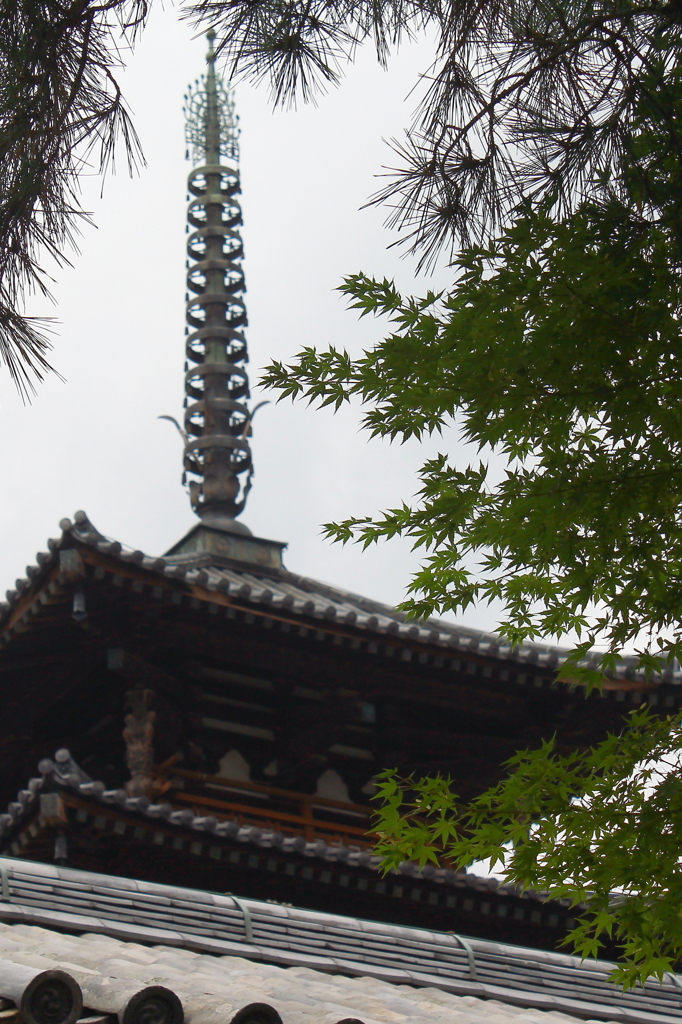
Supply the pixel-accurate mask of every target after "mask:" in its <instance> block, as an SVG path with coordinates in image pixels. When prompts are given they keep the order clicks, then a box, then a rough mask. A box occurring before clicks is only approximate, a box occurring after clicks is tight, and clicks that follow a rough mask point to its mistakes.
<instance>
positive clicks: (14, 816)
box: [0, 748, 545, 902]
mask: <svg viewBox="0 0 682 1024" xmlns="http://www.w3.org/2000/svg"><path fill="white" fill-rule="evenodd" d="M38 767H39V771H40V773H41V774H40V775H39V776H36V777H35V778H33V779H31V780H30V781H29V783H28V786H27V788H26V789H22V790H21V791H20V792H19V793H17V798H16V800H13V801H12V802H11V803H10V804H9V806H8V807H7V810H6V811H5V812H4V813H2V814H0V842H2V840H3V837H7V836H12V835H14V834H16V830H17V827H19V826H21V825H22V823H23V822H27V821H29V820H30V819H31V817H32V816H33V815H35V813H37V810H38V805H39V800H40V795H41V793H42V792H43V790H44V789H45V784H46V783H50V784H51V786H50V788H54V787H55V786H56V787H57V788H59V787H63V788H64V789H68V790H71V791H72V792H74V793H76V794H78V795H79V796H82V797H83V796H84V797H87V798H88V799H90V800H92V801H93V802H95V803H100V804H103V805H109V806H115V807H118V808H119V809H120V810H121V811H124V812H128V813H130V812H132V813H134V814H139V815H142V816H143V817H144V818H147V819H148V820H150V821H163V822H164V823H166V824H169V825H171V826H175V827H176V828H177V829H178V830H180V829H191V830H193V831H194V832H196V833H197V834H198V836H201V837H203V838H205V839H209V840H211V839H221V838H222V839H232V840H236V841H237V842H239V843H245V844H250V845H252V846H256V847H260V848H261V849H269V848H272V847H273V846H274V847H277V848H278V849H280V850H282V851H283V852H284V853H291V854H299V855H303V856H305V857H311V858H317V859H321V860H324V861H327V862H330V863H343V864H344V865H345V867H348V868H357V867H362V868H375V869H376V868H378V866H379V863H380V861H381V858H380V857H378V856H375V855H374V854H373V853H372V852H371V851H370V850H367V849H363V848H360V847H357V846H355V847H353V846H352V845H344V844H343V843H341V842H333V843H332V842H329V843H326V842H325V841H324V840H323V839H319V838H318V839H315V840H313V841H308V840H306V839H305V838H304V837H303V836H285V835H283V834H282V833H279V832H276V831H275V830H273V829H269V828H257V827H255V826H252V825H240V824H238V823H237V822H236V821H223V822H220V823H219V822H218V820H217V819H216V818H213V817H207V816H205V815H203V814H196V813H194V812H193V811H192V810H190V809H189V808H183V809H182V810H175V811H174V810H173V808H172V807H171V805H170V804H153V803H151V802H150V801H149V800H148V799H147V798H146V797H131V796H128V794H127V792H126V791H125V790H124V789H113V790H107V789H106V787H105V785H104V783H103V782H97V781H93V780H92V779H91V778H90V776H89V775H87V774H86V772H84V771H83V770H82V768H80V766H79V765H78V764H77V763H76V762H75V761H74V759H73V758H72V757H71V754H70V753H69V751H68V750H66V749H65V748H62V749H61V750H58V751H57V752H56V754H55V756H54V759H53V760H51V759H49V758H45V759H44V760H42V761H41V762H40V764H39V766H38ZM9 847H10V849H11V842H10V843H9ZM5 848H7V847H5ZM399 874H400V875H404V876H408V877H411V878H420V877H423V878H427V879H429V880H431V881H434V882H436V883H441V884H443V885H450V886H456V887H458V888H462V887H468V888H470V889H475V890H477V891H479V892H480V891H489V890H491V889H494V890H497V891H498V892H500V893H503V894H504V893H511V894H515V895H520V889H519V888H518V887H517V886H515V885H500V884H499V883H498V881H497V879H495V878H482V877H481V876H480V875H475V874H473V873H469V872H467V871H466V870H464V869H463V868H460V869H459V870H457V871H453V870H452V869H450V868H437V867H434V866H433V865H430V864H429V865H426V866H425V867H424V868H420V867H419V865H417V864H416V863H413V862H410V861H405V862H404V863H403V864H401V865H400V868H399ZM523 895H524V897H525V898H527V899H534V900H540V901H542V902H544V898H545V894H544V893H538V892H534V891H531V892H528V891H527V892H525V893H524V894H523Z"/></svg>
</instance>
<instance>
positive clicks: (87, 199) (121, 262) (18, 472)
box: [0, 6, 495, 629]
mask: <svg viewBox="0 0 682 1024" xmlns="http://www.w3.org/2000/svg"><path fill="white" fill-rule="evenodd" d="M205 50H206V44H205V41H204V40H203V38H200V39H197V40H194V41H193V40H192V38H191V32H190V30H189V27H188V26H187V25H186V24H181V23H179V22H178V19H177V12H176V11H174V10H173V9H169V10H165V11H164V10H162V9H161V7H160V6H158V7H157V8H156V10H155V12H154V15H153V18H152V20H151V22H150V25H149V27H148V29H147V30H146V33H145V35H144V36H143V38H142V41H141V43H140V44H139V46H138V49H137V50H136V52H135V54H134V56H133V57H132V58H131V60H130V62H129V67H128V70H127V71H126V72H125V73H124V74H122V75H121V81H122V83H123V86H124V93H125V95H126V97H127V100H128V103H129V106H130V107H131V109H132V113H133V115H134V120H135V124H136V126H137V129H138V131H139V134H140V137H141V139H142V143H143V147H144V151H145V155H146V157H147V161H148V165H147V167H146V168H145V169H144V170H143V171H142V172H141V174H140V175H139V176H138V177H135V178H133V179H130V178H129V177H128V176H127V173H126V171H125V169H124V161H121V163H120V167H121V169H120V171H119V173H118V174H117V176H115V177H114V178H109V179H108V180H107V182H106V185H105V189H104V195H103V198H100V195H99V189H100V185H99V181H98V180H97V178H96V177H95V176H94V175H93V177H92V179H90V180H85V181H84V183H83V194H84V205H85V208H86V209H88V210H91V211H92V212H93V216H94V219H95V222H96V225H97V228H96V229H94V228H89V227H86V228H85V229H84V233H83V237H82V242H81V251H80V255H77V256H76V257H75V258H74V267H73V269H72V270H67V271H62V272H60V273H59V274H58V276H57V281H56V283H55V287H54V294H55V298H56V307H55V308H54V309H52V310H49V311H48V310H45V307H44V305H41V304H39V303H37V302H35V303H32V302H29V305H28V311H29V312H31V313H38V312H51V313H52V315H54V316H56V317H57V319H58V320H59V322H60V323H59V326H58V336H57V337H56V339H55V351H54V365H55V366H56V368H57V369H58V370H59V371H60V373H61V374H62V375H63V376H64V378H65V382H63V383H62V382H60V381H59V380H58V379H57V378H56V377H53V378H52V379H49V380H48V381H47V382H46V383H44V384H43V385H42V386H40V388H39V392H38V395H37V397H36V398H35V399H34V401H33V403H32V405H30V406H26V407H24V406H23V405H22V403H21V400H20V399H19V398H18V396H17V395H16V393H15V392H14V390H13V387H12V385H11V383H10V381H9V379H8V377H7V375H6V374H5V373H3V374H1V375H0V401H1V406H0V416H2V420H3V432H4V437H5V444H4V446H3V448H2V453H1V458H2V474H3V481H4V487H2V489H1V491H0V493H1V494H2V507H1V509H0V517H1V535H2V537H3V538H4V544H3V545H2V548H1V550H0V581H1V580H4V581H6V582H5V583H4V584H3V585H2V591H4V590H5V589H6V588H8V587H13V585H14V580H15V578H16V577H17V576H19V575H24V572H25V569H24V567H25V566H26V565H27V564H29V563H33V561H34V556H35V553H36V551H39V550H44V547H45V543H46V539H47V537H49V536H58V534H59V530H58V523H59V520H60V519H61V518H62V517H64V516H69V517H70V516H72V514H73V512H74V511H75V510H76V509H80V508H83V509H85V510H86V512H87V513H88V515H89V516H90V518H91V519H92V521H93V522H94V524H95V525H96V526H97V528H98V529H99V530H100V531H101V532H102V533H104V534H106V535H108V536H110V537H113V538H115V539H117V540H120V541H121V542H122V543H125V544H128V545H130V546H132V547H138V548H141V549H142V550H143V551H145V552H147V553H149V554H162V553H163V552H164V551H165V550H166V549H167V548H168V547H170V546H171V544H173V543H174V542H175V541H177V540H178V539H179V538H180V537H181V536H182V535H183V534H184V533H185V531H186V530H187V529H188V528H189V527H190V526H191V525H192V524H193V523H194V522H195V518H194V516H193V514H192V512H191V510H190V507H189V501H188V498H187V495H186V493H185V491H184V490H183V489H182V487H181V486H180V475H181V441H180V438H179V437H178V435H177V434H176V432H175V430H174V429H173V428H172V426H171V425H170V424H168V423H167V422H164V421H160V420H158V419H157V416H159V415H160V414H162V413H168V414H171V415H175V416H176V417H177V418H178V419H180V418H181V413H182V398H183V372H182V367H183V361H184V292H185V284H184V265H185V251H184V242H185V207H186V203H185V194H186V190H185V180H186V176H187V174H188V172H189V169H190V165H189V164H188V163H187V162H185V160H184V151H185V145H184V125H183V118H182V97H183V93H184V91H185V89H186V86H187V84H188V82H189V81H191V80H193V79H194V78H195V77H197V76H198V75H199V74H200V73H201V72H202V71H203V68H204V54H205ZM429 57H430V50H429V47H428V45H426V44H424V43H422V44H421V46H411V47H408V48H405V49H404V50H403V51H401V53H400V54H399V56H398V57H397V58H396V59H394V61H393V62H392V65H391V68H390V70H389V72H384V71H382V70H381V69H380V68H379V67H378V65H377V63H376V60H375V58H374V55H373V53H372V51H371V49H370V48H367V50H366V51H365V52H363V53H361V55H360V58H359V60H358V61H357V63H356V65H355V66H354V67H352V68H351V69H350V72H349V75H348V77H347V79H346V81H345V82H344V84H343V85H342V87H341V88H340V89H338V90H334V91H333V92H332V93H331V94H329V95H327V96H326V97H321V99H320V101H319V103H318V105H317V107H307V108H299V110H298V111H291V112H282V111H278V112H275V113H273V110H272V107H271V104H270V103H269V99H268V93H267V89H266V88H265V87H263V88H260V89H254V88H251V87H249V86H247V85H239V86H238V88H237V93H236V99H237V109H238V112H239V114H240V118H241V127H242V138H241V149H242V159H241V171H242V205H243V211H244V228H243V236H244V240H245V247H246V260H245V273H246V281H247V287H248V291H247V295H246V301H247V308H248V313H249V320H250V326H249V328H248V334H247V337H248V344H249V350H250V356H251V362H250V366H249V371H250V374H251V380H252V383H254V382H255V379H256V378H257V376H258V369H259V367H262V366H263V365H264V364H265V363H267V362H268V361H269V360H270V359H271V358H273V357H276V358H279V359H287V358H289V357H291V356H293V355H294V353H295V352H296V351H297V350H298V349H299V348H300V347H302V346H303V345H313V344H315V345H324V344H325V343H329V342H332V343H335V344H336V345H340V346H347V347H349V348H350V349H351V351H355V352H357V351H358V350H359V349H360V347H361V346H362V345H367V344H370V343H371V342H372V340H373V339H376V338H378V337H379V336H380V333H379V332H380V331H381V329H382V325H381V322H377V323H371V322H369V321H363V322H362V323H359V322H358V320H357V318H356V315H355V314H354V313H352V312H348V311H346V309H345V303H344V300H343V299H342V297H341V296H339V295H338V294H336V293H335V288H336V287H337V286H338V284H339V283H340V281H341V278H342V276H343V275H344V274H347V273H351V272H357V271H361V270H362V271H365V272H367V273H370V274H374V275H377V276H381V277H383V276H389V277H392V276H395V277H396V279H397V281H398V283H399V284H400V286H401V287H402V288H403V289H404V290H405V291H406V292H423V291H425V290H426V288H427V287H434V286H443V285H444V284H446V283H447V282H448V280H449V272H448V271H447V269H446V268H445V267H443V268H441V270H440V271H438V272H437V273H436V275H435V276H434V277H433V278H429V279H425V278H422V279H421V280H417V279H416V278H415V274H414V261H411V260H405V259H401V258H400V257H399V255H398V253H397V252H396V250H390V251H387V248H386V247H387V245H388V244H389V243H390V242H391V241H393V240H394V237H395V236H391V235H390V234H389V233H388V232H387V231H386V230H385V229H384V228H383V226H382V223H383V219H384V217H385V214H386V211H379V210H376V209H371V210H360V207H361V206H362V205H363V203H364V202H365V200H366V199H367V197H368V196H369V195H370V194H371V193H372V192H373V191H374V190H375V189H376V188H377V187H378V185H379V184H380V182H379V181H377V179H376V178H375V175H377V174H379V173H381V168H382V165H386V164H390V163H391V153H390V150H389V148H388V146H387V145H386V144H385V143H384V142H383V141H382V139H388V138H391V137H394V136H399V135H400V134H401V133H402V129H403V127H404V126H405V125H406V124H407V123H408V121H409V119H410V115H411V113H412V110H413V108H414V105H415V99H414V97H411V98H410V97H409V96H408V94H409V92H410V90H411V89H412V87H413V85H414V83H415V81H416V78H417V74H418V72H419V71H423V70H425V69H426V67H427V66H428V63H429ZM253 397H254V400H257V399H258V397H259V396H258V393H257V391H255V389H254V396H253ZM453 443H454V442H453V441H452V439H448V440H446V441H442V440H441V441H440V442H439V443H438V444H436V443H435V442H434V444H433V445H430V446H428V451H427V449H425V448H424V447H421V448H420V446H419V445H417V444H411V445H406V446H404V447H400V446H397V445H396V446H391V445H389V444H387V443H383V442H379V441H371V442H370V441H369V440H368V437H367V435H365V434H364V433H359V432H358V414H357V410H346V411H344V412H343V413H342V414H339V415H337V416H334V415H332V414H331V413H330V412H327V411H324V412H319V411H315V410H312V409H310V408H307V407H306V406H304V405H302V404H300V403H299V404H297V405H295V406H291V405H290V404H288V403H287V404H280V405H279V406H275V405H274V404H273V405H270V406H267V407H266V408H264V409H262V410H261V411H260V412H259V414H258V417H257V418H256V420H255V437H254V439H253V452H254V460H255V467H256V474H255V477H254V486H253V490H252V492H251V495H250V498H249V503H248V506H247V509H246V512H245V513H244V514H243V515H242V519H243V521H244V522H246V523H247V524H248V525H249V526H250V528H251V529H252V530H253V532H254V533H255V534H257V535H260V536H265V537H271V538H274V539H277V540H284V541H288V542H289V549H288V552H287V554H286V564H287V567H288V568H290V569H291V570H293V571H295V572H299V573H303V574H306V575H309V576H313V577H315V578H317V579H320V580H324V581H327V582H330V583H333V584H335V585H337V586H341V587H346V588H348V589H352V590H355V591H357V592H359V593H363V594H366V595H367V596H370V597H374V598H377V599H379V600H383V601H387V602H390V603H395V602H397V601H399V600H400V599H401V597H402V596H403V592H404V586H405V584H406V582H407V580H408V578H409V575H410V571H411V569H412V568H415V567H416V565H417V561H416V557H415V556H414V555H413V554H412V553H411V552H410V550H409V546H408V545H407V544H404V543H401V542H393V543H391V544H388V545H384V546H382V547H380V548H378V549H375V550H372V551H369V552H364V553H363V552H361V551H360V549H358V548H356V547H350V546H349V547H346V548H345V549H344V548H341V547H339V546H337V545H331V544H329V543H328V542H326V541H323V540H322V539H321V537H320V524H321V523H323V522H325V521H329V520H333V519H336V518H343V517H345V516H348V515H351V514H364V513H373V512H375V511H377V510H378V509H381V508H386V507H390V506H391V505H393V504H395V503H398V502H399V501H401V500H402V499H404V498H405V499H409V498H410V497H411V495H412V494H413V492H414V490H415V469H416V468H417V466H418V465H419V464H420V462H421V460H422V458H423V457H425V456H426V454H428V453H430V454H432V453H434V452H435V451H436V450H438V449H439V448H441V449H443V448H447V445H448V444H450V445H452V444H453ZM450 453H451V454H452V449H451V452H450ZM462 621H465V622H467V624H469V625H475V626H479V627H480V628H484V629H490V628H493V627H494V625H495V618H494V614H493V613H492V611H490V610H488V609H486V608H482V609H480V610H472V611H470V612H469V613H468V614H467V615H466V616H463V617H462Z"/></svg>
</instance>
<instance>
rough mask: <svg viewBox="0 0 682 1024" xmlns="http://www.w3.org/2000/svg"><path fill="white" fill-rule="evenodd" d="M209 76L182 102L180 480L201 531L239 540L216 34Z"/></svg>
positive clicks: (240, 352)
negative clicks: (185, 174) (185, 197)
mask: <svg viewBox="0 0 682 1024" xmlns="http://www.w3.org/2000/svg"><path fill="white" fill-rule="evenodd" d="M207 39H208V43H209V49H208V54H207V58H206V59H207V63H208V68H207V73H206V76H205V77H202V78H201V79H200V80H198V81H197V82H196V83H195V84H194V86H193V87H190V89H189V91H188V93H187V95H186V97H185V118H186V138H187V144H188V156H189V155H190V153H191V156H192V159H193V163H194V164H195V166H194V169H193V170H192V172H191V173H190V175H189V179H188V191H189V193H190V203H189V207H188V210H187V220H188V228H187V230H188V232H189V233H190V234H189V238H188V241H187V254H188V256H189V260H188V263H187V292H188V294H187V296H186V299H187V313H186V316H187V327H186V328H185V333H186V334H187V341H186V354H187V362H186V364H185V392H186V398H185V420H184V422H185V435H186V445H185V452H184V467H185V477H184V478H183V479H185V480H187V481H188V482H189V489H190V499H191V502H192V508H193V509H194V511H195V512H196V514H197V515H198V516H199V517H200V519H201V520H202V522H203V523H204V524H205V525H207V526H213V527H217V528H218V529H224V530H228V531H233V532H238V533H249V532H250V531H248V529H247V528H246V527H245V526H244V525H242V524H240V523H235V522H234V519H235V516H238V515H239V514H240V512H241V511H242V510H243V508H244V505H245V503H246V498H247V495H248V492H249V490H250V486H251V477H252V474H253V463H252V459H251V449H250V447H249V443H248V440H247V437H248V435H249V433H250V415H249V411H248V409H247V407H246V405H245V404H244V403H245V401H246V400H247V399H248V398H249V381H248V377H247V374H246V370H245V368H244V367H245V364H246V362H247V361H248V354H247V348H246V339H245V337H244V327H245V326H246V323H247V319H246V308H245V305H244V291H245V290H246V286H245V283H244V272H243V269H242V257H243V254H244V251H243V245H242V239H241V235H240V233H239V226H240V225H241V223H242V214H241V208H240V206H239V203H238V201H237V198H236V197H237V196H238V195H239V192H240V187H239V166H238V161H239V129H238V125H237V118H236V116H235V112H234V100H233V98H232V93H231V91H230V90H229V88H228V87H227V86H226V85H225V84H224V83H223V82H222V81H221V79H220V78H219V77H218V76H217V75H216V70H215V59H216V55H215V51H214V46H213V42H214V39H215V32H213V31H212V30H211V31H209V32H208V33H207Z"/></svg>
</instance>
